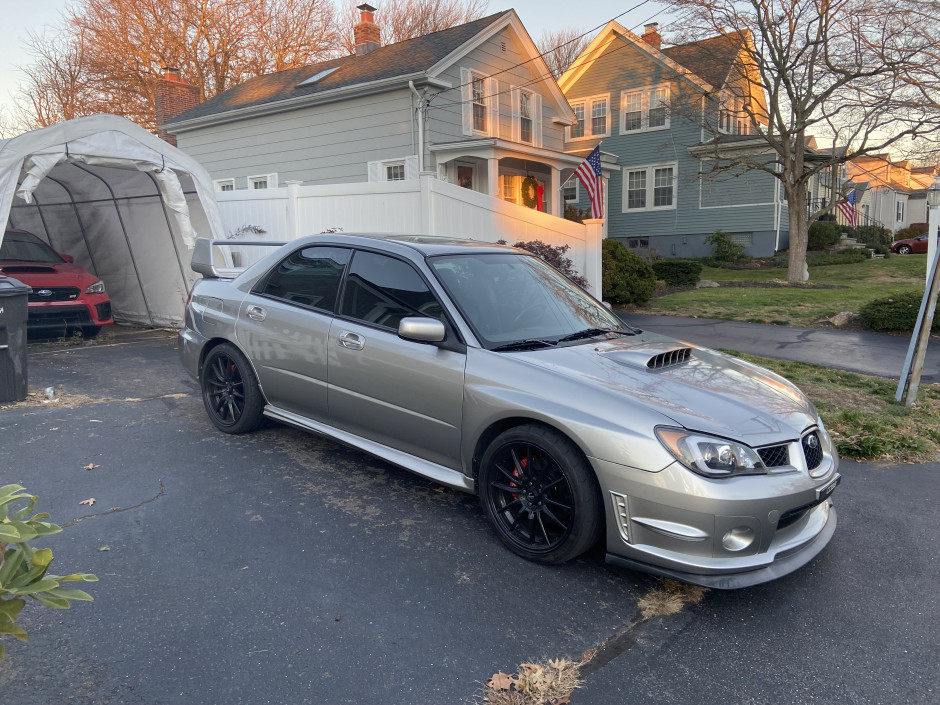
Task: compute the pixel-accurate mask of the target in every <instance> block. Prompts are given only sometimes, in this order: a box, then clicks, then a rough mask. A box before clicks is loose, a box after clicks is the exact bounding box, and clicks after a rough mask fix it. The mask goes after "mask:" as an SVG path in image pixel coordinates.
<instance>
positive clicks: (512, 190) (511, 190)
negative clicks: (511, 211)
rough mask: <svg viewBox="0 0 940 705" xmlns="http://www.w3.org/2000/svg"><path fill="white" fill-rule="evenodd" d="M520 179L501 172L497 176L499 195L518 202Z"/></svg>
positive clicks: (511, 201) (504, 198) (506, 199)
mask: <svg viewBox="0 0 940 705" xmlns="http://www.w3.org/2000/svg"><path fill="white" fill-rule="evenodd" d="M521 184H522V181H521V179H520V178H519V177H516V176H513V175H512V174H503V175H501V176H500V177H499V191H500V193H499V197H500V198H502V199H503V200H504V201H509V202H510V203H519V202H520V199H519V189H520V187H521Z"/></svg>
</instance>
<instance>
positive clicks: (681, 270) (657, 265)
mask: <svg viewBox="0 0 940 705" xmlns="http://www.w3.org/2000/svg"><path fill="white" fill-rule="evenodd" d="M653 272H654V273H655V274H656V278H657V279H661V280H662V281H664V282H666V283H667V284H669V285H670V286H695V285H696V284H698V282H699V279H701V278H702V263H701V262H693V261H692V260H687V259H664V260H660V261H658V262H653Z"/></svg>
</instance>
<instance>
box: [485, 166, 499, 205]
mask: <svg viewBox="0 0 940 705" xmlns="http://www.w3.org/2000/svg"><path fill="white" fill-rule="evenodd" d="M486 192H487V193H488V194H489V195H490V196H492V197H493V198H499V159H493V158H490V159H487V160H486Z"/></svg>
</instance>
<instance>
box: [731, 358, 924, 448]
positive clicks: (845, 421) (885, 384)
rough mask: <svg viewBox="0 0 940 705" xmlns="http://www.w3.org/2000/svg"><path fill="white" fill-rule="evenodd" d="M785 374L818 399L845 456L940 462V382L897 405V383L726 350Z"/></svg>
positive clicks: (826, 421)
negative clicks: (909, 404) (908, 402)
mask: <svg viewBox="0 0 940 705" xmlns="http://www.w3.org/2000/svg"><path fill="white" fill-rule="evenodd" d="M724 352H727V353H728V354H730V355H735V356H736V357H740V358H743V359H745V360H749V361H751V362H754V363H756V364H758V365H760V366H762V367H766V368H767V369H769V370H772V371H774V372H776V373H777V374H779V375H782V376H784V377H786V378H787V379H789V380H790V381H791V382H793V383H794V384H795V385H796V386H798V387H799V388H800V389H802V390H803V392H804V393H805V394H806V395H807V396H809V398H810V399H812V400H813V403H814V404H815V405H816V408H817V409H818V410H819V413H820V414H821V415H822V417H823V422H824V423H825V424H826V429H827V430H828V431H829V433H830V434H831V435H832V438H833V440H834V441H835V443H836V447H837V448H838V451H839V455H840V456H842V457H843V458H855V459H857V460H884V461H891V462H910V463H927V462H933V461H937V460H940V384H921V386H920V389H919V390H918V394H917V403H916V404H914V406H912V407H911V408H907V407H906V406H904V405H903V404H900V403H898V402H896V401H894V395H895V392H896V391H897V382H896V381H894V380H890V379H883V378H881V377H868V376H866V375H858V374H854V373H852V372H843V371H840V370H833V369H829V368H828V367H819V366H817V365H807V364H805V363H802V362H788V361H786V360H774V359H770V358H766V357H757V356H754V355H744V354H742V353H736V352H732V351H729V350H725V351H724Z"/></svg>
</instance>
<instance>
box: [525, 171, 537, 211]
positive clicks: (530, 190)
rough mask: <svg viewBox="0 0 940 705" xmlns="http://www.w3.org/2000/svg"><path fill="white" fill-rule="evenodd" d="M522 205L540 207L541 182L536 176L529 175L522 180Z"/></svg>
mask: <svg viewBox="0 0 940 705" xmlns="http://www.w3.org/2000/svg"><path fill="white" fill-rule="evenodd" d="M522 205H524V206H525V207H526V208H538V207H539V182H538V179H536V178H535V177H534V176H527V177H525V179H523V181H522Z"/></svg>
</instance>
